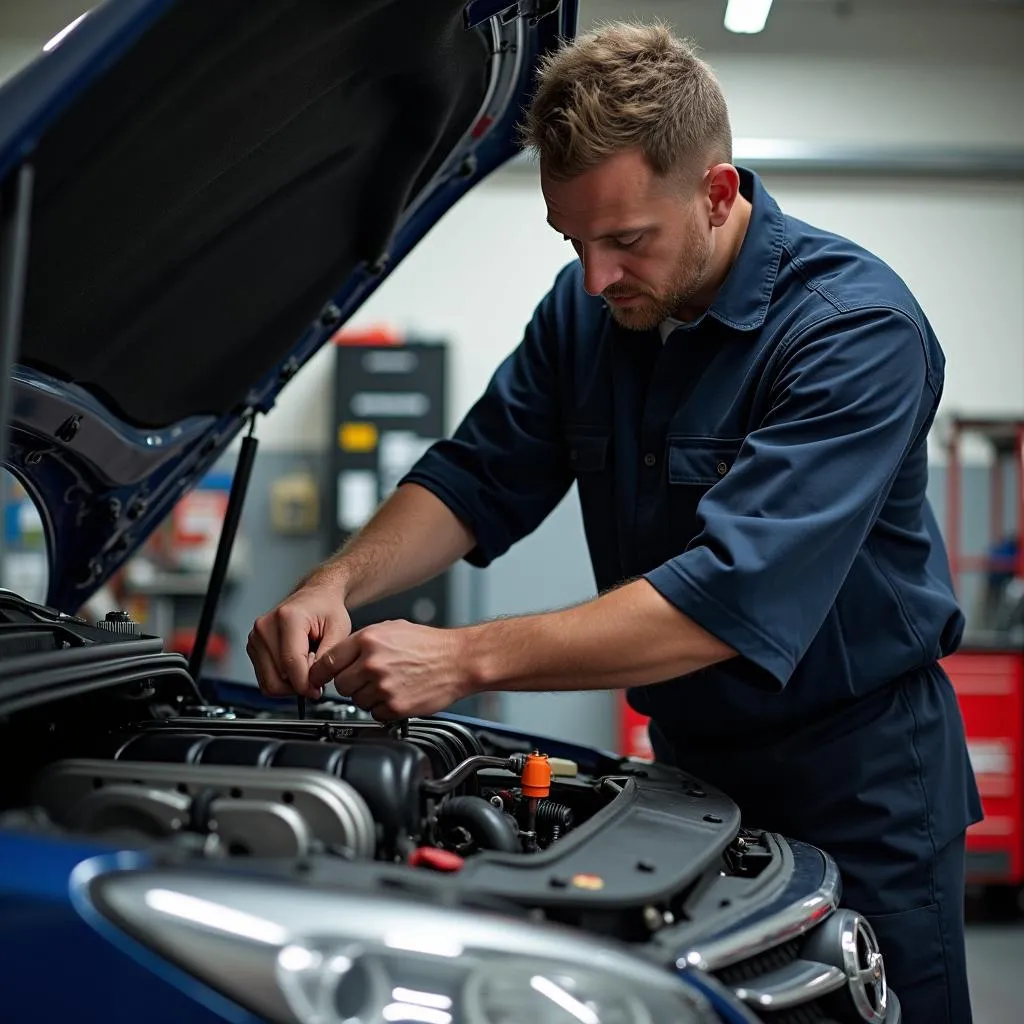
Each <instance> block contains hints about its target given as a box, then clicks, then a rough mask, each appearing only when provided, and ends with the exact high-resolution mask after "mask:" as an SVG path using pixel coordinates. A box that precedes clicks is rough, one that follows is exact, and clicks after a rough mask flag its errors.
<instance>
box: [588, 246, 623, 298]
mask: <svg viewBox="0 0 1024 1024" xmlns="http://www.w3.org/2000/svg"><path fill="white" fill-rule="evenodd" d="M580 262H582V264H583V287H584V288H585V289H586V290H587V294H588V295H600V294H601V293H602V292H603V291H604V290H605V289H606V288H610V287H611V286H612V285H613V284H617V283H618V282H619V281H621V280H622V267H621V266H619V263H618V261H617V260H616V259H615V258H614V257H612V256H610V255H605V254H604V253H597V252H594V251H593V250H591V251H589V252H588V251H586V250H584V251H583V252H581V253H580Z"/></svg>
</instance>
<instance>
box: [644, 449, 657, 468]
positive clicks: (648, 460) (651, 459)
mask: <svg viewBox="0 0 1024 1024" xmlns="http://www.w3.org/2000/svg"><path fill="white" fill-rule="evenodd" d="M657 461H658V459H657V456H655V455H654V453H653V452H648V453H647V454H646V455H645V456H644V465H645V466H653V465H654V464H655V463H656V462H657Z"/></svg>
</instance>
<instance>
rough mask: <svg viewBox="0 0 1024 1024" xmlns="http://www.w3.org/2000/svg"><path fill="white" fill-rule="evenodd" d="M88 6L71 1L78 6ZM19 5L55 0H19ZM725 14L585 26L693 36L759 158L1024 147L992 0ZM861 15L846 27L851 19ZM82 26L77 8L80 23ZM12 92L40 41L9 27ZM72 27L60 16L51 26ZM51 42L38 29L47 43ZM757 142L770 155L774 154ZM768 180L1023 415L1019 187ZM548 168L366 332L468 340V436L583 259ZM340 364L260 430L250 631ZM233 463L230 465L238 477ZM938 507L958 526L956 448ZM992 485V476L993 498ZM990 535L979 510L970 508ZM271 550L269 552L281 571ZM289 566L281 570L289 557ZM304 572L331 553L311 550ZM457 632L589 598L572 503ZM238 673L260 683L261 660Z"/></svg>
mask: <svg viewBox="0 0 1024 1024" xmlns="http://www.w3.org/2000/svg"><path fill="white" fill-rule="evenodd" d="M71 2H73V0H71ZM8 4H11V5H19V4H20V5H21V8H22V9H23V11H26V12H27V11H30V10H31V11H32V12H36V11H38V10H39V2H38V0H6V2H5V3H0V9H9V8H8ZM723 9H724V3H719V2H717V0H716V2H715V3H708V2H706V0H663V2H646V3H630V2H626V0H583V3H582V11H583V14H582V22H583V24H584V25H587V24H589V23H591V22H593V21H595V20H599V19H602V18H609V17H628V16H630V15H633V14H641V15H644V16H650V15H656V16H659V17H661V18H663V19H664V20H666V21H668V22H669V23H671V24H672V25H673V26H674V27H675V28H676V29H677V30H678V31H680V32H682V33H684V34H688V35H691V36H693V37H695V38H696V39H697V40H698V42H699V43H700V44H701V46H702V48H703V50H704V55H705V56H706V58H707V59H708V60H709V61H710V62H711V64H712V65H713V66H714V67H715V68H716V70H717V72H718V74H719V77H720V78H721V81H722V83H723V87H724V89H725V91H726V94H727V97H728V99H729V102H730V107H731V110H732V115H733V124H734V129H735V134H736V136H737V138H738V149H739V151H740V152H741V153H742V152H744V151H748V152H749V151H750V149H751V147H752V146H753V145H754V144H755V143H757V144H758V145H760V144H762V143H763V140H798V141H801V142H805V143H809V144H812V145H828V144H836V143H842V144H843V145H846V146H857V147H860V148H861V149H862V150H865V151H883V150H889V149H892V148H893V147H906V146H923V147H933V148H937V149H938V150H940V151H946V152H948V151H950V150H953V149H960V148H963V147H965V146H971V147H978V148H993V149H1005V148H1015V147H1016V148H1018V149H1021V148H1024V118H1022V117H1021V116H1020V111H1021V110H1022V109H1024V66H1022V65H1021V62H1020V58H1019V54H1020V53H1021V52H1024V10H1022V9H1021V7H1020V6H1019V5H1016V6H1014V5H1008V4H1002V3H997V2H990V0H971V2H968V0H931V2H929V3H927V4H923V3H919V2H915V0H851V2H847V3H844V4H834V3H831V2H825V0H777V2H776V5H775V9H774V10H773V12H772V16H771V19H770V21H769V25H768V30H767V31H766V32H765V33H763V34H762V35H761V36H757V37H736V36H730V35H729V34H727V33H725V32H724V31H723V30H722V27H721V14H722V10H723ZM840 10H845V11H847V12H848V13H847V14H846V15H845V16H841V15H839V14H837V11H840ZM74 13H77V12H74ZM3 17H4V10H0V80H2V79H3V78H4V77H5V76H6V74H8V73H10V71H11V70H13V68H14V66H16V65H17V64H18V63H20V62H21V61H23V60H24V59H26V55H27V54H28V53H29V52H31V48H32V47H33V46H35V45H37V43H36V42H35V41H33V40H31V39H29V38H28V37H27V36H24V35H19V36H18V37H17V38H15V37H13V36H12V35H11V34H10V33H5V32H4V31H3ZM71 17H73V13H72V11H71V10H70V9H69V8H68V6H67V5H66V4H65V6H64V8H63V9H61V10H60V11H59V12H58V14H55V15H54V17H53V19H52V21H53V26H52V27H53V28H54V29H56V28H59V27H60V26H62V25H63V24H66V23H67V21H69V20H71ZM49 34H52V33H51V32H49V31H47V32H46V33H42V34H40V35H39V40H38V42H42V40H43V39H45V38H47V37H48V35H49ZM758 140H761V141H760V142H759V141H758ZM766 183H767V184H768V186H769V188H770V189H772V190H773V192H774V193H775V194H776V196H777V198H778V199H779V200H780V202H781V203H782V205H783V207H784V208H785V209H786V210H787V211H788V212H790V213H793V214H794V215H797V216H800V217H803V218H805V219H808V220H812V221H816V222H818V223H821V224H822V225H823V226H826V227H829V228H832V229H834V230H837V231H840V232H842V233H845V234H848V235H850V236H851V237H853V238H855V239H856V240H858V241H860V242H862V243H863V244H865V245H867V246H868V247H869V248H872V249H874V250H875V251H877V252H879V254H881V255H882V256H883V257H884V258H886V259H888V260H889V261H890V262H891V263H892V264H893V266H894V267H895V268H896V269H897V270H898V271H899V272H900V273H901V274H902V275H903V276H904V277H905V278H906V279H907V280H908V282H909V283H910V284H911V286H912V287H913V288H914V289H915V291H916V292H917V294H918V295H919V297H920V299H921V301H922V302H923V304H924V305H925V307H926V309H927V310H928V312H929V314H930V316H931V318H932V319H933V321H934V323H935V326H936V328H937V330H938V332H939V334H940V337H941V338H942V340H943V343H944V346H945V349H946V353H947V358H948V374H947V388H946V397H945V403H944V408H945V409H946V410H949V411H951V410H953V409H957V410H967V411H971V412H975V413H980V412H986V411H988V412H998V413H1005V412H1018V413H1021V412H1024V302H1022V301H1021V294H1022V293H1024V291H1022V287H1024V183H1001V184H999V183H994V182H991V181H988V180H985V179H984V176H981V177H980V178H979V179H978V180H966V181H965V180H962V179H961V180H956V181H952V180H942V179H934V178H928V179H923V178H922V179H909V178H880V177H872V178H857V177H853V176H849V175H847V176H842V177H836V176H830V177H827V178H825V177H821V178H817V179H814V178H808V177H807V176H805V175H792V174H787V175H783V174H778V173H767V174H766ZM544 221H545V211H544V207H543V203H542V201H541V198H540V193H539V189H538V186H537V180H536V174H535V171H534V169H533V168H531V167H530V166H528V165H520V166H518V167H516V168H511V169H508V170H505V171H502V172H500V173H498V174H496V175H495V176H493V177H492V178H491V179H490V180H489V181H488V182H486V183H485V184H484V185H483V186H482V187H480V188H479V189H477V190H476V191H475V192H474V193H473V194H472V195H471V196H469V197H467V198H466V199H465V200H463V202H462V203H461V204H460V205H459V206H458V207H456V208H455V209H454V210H452V211H451V212H450V213H449V215H448V216H447V217H446V218H445V220H444V221H443V222H442V223H440V224H439V225H438V226H437V227H436V228H435V229H434V231H433V232H432V234H431V235H430V236H429V237H428V238H427V239H426V241H425V243H424V244H423V245H422V246H421V247H420V248H419V250H418V251H417V252H416V253H415V254H414V255H413V256H412V257H411V258H410V259H409V260H408V261H407V262H406V263H405V264H403V265H402V266H401V267H399V268H398V270H397V271H396V272H395V273H394V274H393V275H392V277H391V278H390V280H389V281H388V282H387V283H386V284H385V285H384V286H383V287H382V288H381V289H380V290H379V292H378V293H377V294H376V295H375V297H374V298H373V300H372V301H371V302H370V303H369V304H368V306H367V307H366V309H365V310H364V311H363V312H362V313H361V314H360V316H359V317H358V320H357V321H356V323H357V324H364V325H365V324H372V323H378V322H384V323H387V324H388V325H390V326H393V327H397V328H398V329H399V330H402V331H406V332H409V333H413V334H421V335H426V336H429V337H431V338H443V339H446V340H447V341H448V342H449V344H450V345H451V424H450V425H454V423H455V422H456V421H457V419H458V418H459V417H461V415H462V414H463V413H464V411H465V410H466V409H467V408H468V406H469V405H470V403H471V402H472V401H473V399H474V398H475V396H476V395H477V394H478V393H479V391H480V389H481V388H482V387H483V386H484V385H485V384H486V381H487V379H488V377H489V376H490V374H491V372H492V371H493V369H494V367H495V366H496V365H497V363H498V362H499V361H500V360H501V359H502V358H503V357H504V355H505V354H506V353H507V352H508V351H510V350H511V348H512V347H514V346H515V345H516V344H517V342H518V341H519V338H520V335H521V331H522V327H523V324H524V323H525V322H526V320H527V319H528V318H529V316H530V314H531V312H532V310H533V307H534V305H535V304H536V302H537V301H538V300H539V299H540V298H541V297H542V295H543V293H544V291H545V290H546V288H547V287H548V286H549V284H550V282H551V280H552V278H553V276H554V275H555V273H556V272H557V271H558V269H559V268H560V267H561V266H562V265H563V264H564V263H565V262H567V261H568V260H569V259H571V258H572V251H571V249H569V247H568V246H567V245H566V244H565V243H564V242H562V241H561V240H560V238H559V237H558V236H557V235H555V233H554V232H552V231H550V229H549V228H547V227H546V225H545V223H544ZM330 360H331V353H330V352H324V353H321V354H320V355H319V356H318V357H316V358H315V359H314V360H313V361H312V362H311V363H310V364H309V365H308V366H307V367H305V368H304V369H303V370H302V371H301V372H300V374H299V375H298V377H297V378H296V379H295V380H294V381H293V383H292V386H291V387H290V388H289V390H288V392H287V393H286V395H285V396H284V398H283V399H282V401H281V402H280V404H279V406H278V407H277V408H276V409H275V410H274V411H273V412H272V413H271V414H270V415H269V416H268V417H266V418H265V420H264V421H263V422H262V423H261V424H260V428H259V435H260V438H261V441H262V445H263V449H262V450H263V452H264V453H265V457H264V458H263V459H262V460H261V467H260V468H258V470H257V473H256V475H255V476H254V479H253V484H252V490H251V499H250V500H251V502H252V511H251V512H249V513H247V514H246V516H245V518H244V519H243V524H242V530H243V532H245V533H246V534H247V536H248V540H249V543H250V545H251V546H252V547H253V548H254V549H256V550H260V551H263V552H266V553H267V557H266V560H265V561H264V562H263V563H261V564H262V566H263V568H262V570H261V571H259V572H256V573H254V574H253V575H252V577H251V578H250V579H249V580H247V584H246V588H245V590H246V595H245V596H246V600H245V601H244V602H238V603H237V604H234V605H233V604H232V602H230V601H228V602H226V603H225V606H224V609H223V611H224V616H225V619H226V621H227V624H228V625H229V626H230V627H231V628H232V629H233V632H234V633H235V634H236V635H237V636H244V635H245V633H246V632H247V630H248V628H249V625H250V623H251V617H252V609H253V607H258V608H261V607H267V606H269V605H270V604H271V603H272V602H273V601H274V600H276V599H277V598H278V597H279V595H280V593H281V592H282V591H283V590H284V589H286V587H287V585H288V584H289V583H290V580H289V579H287V578H286V577H287V576H288V575H289V574H293V575H296V576H297V575H298V574H299V573H301V572H302V571H303V569H304V568H305V566H304V565H298V564H293V563H294V562H295V561H296V557H299V553H298V552H297V551H296V549H295V548H294V546H292V547H291V549H290V551H287V552H286V551H283V550H282V551H278V548H279V547H280V546H281V545H282V543H286V542H283V541H282V540H281V539H280V538H278V537H275V536H274V535H273V534H272V533H270V532H269V531H268V529H267V527H266V525H265V522H264V521H265V519H266V516H265V515H264V514H263V512H261V511H260V510H261V509H262V508H263V505H265V497H266V495H265V493H264V492H265V491H266V489H267V488H269V485H270V483H271V482H272V479H273V478H274V477H275V476H277V475H279V474H280V473H283V472H286V471H287V470H288V468H289V467H290V465H291V464H292V463H293V462H299V461H306V462H307V463H308V461H309V460H313V461H314V462H315V461H316V460H318V459H324V458H325V456H324V452H325V450H326V448H327V445H328V444H329V443H330V442H331V439H330V437H329V433H330V429H329V422H330V419H329V407H330V394H329V387H330V381H331V379H332V373H331V369H332V368H331V362H330ZM230 461H231V459H230V456H229V457H228V458H227V459H226V460H225V464H226V465H229V464H230ZM935 461H936V465H935V469H934V473H933V483H932V491H933V494H934V496H935V499H936V501H937V504H938V511H939V512H940V516H941V511H942V501H941V495H942V484H943V476H942V467H941V453H940V452H938V451H936V452H935ZM981 483H982V477H981V476H979V477H978V478H977V484H978V487H977V488H976V489H977V490H980V487H981ZM968 520H969V521H968V523H967V530H968V532H969V531H970V530H972V529H973V527H972V525H971V524H972V523H974V524H976V525H977V527H978V528H979V529H980V528H981V526H983V524H984V515H983V514H982V513H981V512H980V510H979V512H978V514H977V515H972V514H971V513H970V510H968ZM271 552H273V553H274V554H273V557H271V554H270V553H271ZM278 555H280V556H281V557H278ZM300 557H301V559H302V560H308V559H311V558H313V557H315V552H314V551H313V548H312V547H309V546H303V549H302V553H301V556H300ZM455 586H456V590H457V594H456V607H457V608H458V609H459V615H460V618H462V619H466V620H468V619H477V618H480V617H491V616H496V615H507V614H515V613H517V612H525V611H533V610H537V609H539V608H551V607H558V606H563V605H565V604H568V603H571V602H573V601H577V600H583V599H586V598H587V597H589V596H591V594H592V592H593V582H592V579H591V576H590V570H589V566H588V564H587V561H586V554H585V547H584V544H583V539H582V533H581V529H580V521H579V510H578V506H577V504H576V500H575V497H574V496H570V497H569V498H567V499H566V501H565V502H564V503H563V505H562V507H561V508H559V509H558V510H557V512H556V513H555V514H554V515H553V516H552V517H551V518H550V519H549V521H548V522H547V523H545V524H544V525H543V526H542V527H541V529H539V530H538V531H537V532H536V533H535V534H534V535H533V536H532V537H530V538H528V539H526V540H524V541H523V542H522V543H521V544H520V545H518V546H517V547H516V548H515V549H514V551H513V552H512V553H511V554H510V555H509V556H506V557H505V558H504V559H502V560H500V561H499V562H498V563H497V564H496V565H495V566H493V567H491V568H490V569H488V570H486V571H485V572H478V571H476V570H470V569H467V568H465V567H460V569H459V570H458V572H457V574H456V582H455ZM232 668H233V669H234V670H235V671H237V672H238V673H245V671H246V663H245V661H244V654H242V653H241V652H239V658H238V659H236V663H235V664H233V666H232ZM500 712H501V714H502V715H503V717H505V718H506V719H508V720H510V721H512V722H516V723H523V724H528V725H530V726H531V727H534V726H536V724H537V723H541V722H542V723H543V724H544V728H545V730H546V731H550V732H553V733H556V734H558V735H562V736H566V737H571V738H574V739H581V740H588V741H591V742H597V743H601V744H603V745H611V744H612V743H613V742H614V715H613V702H612V699H611V698H610V697H609V696H608V695H606V694H572V695H558V696H554V695H506V696H503V697H502V698H501V705H500Z"/></svg>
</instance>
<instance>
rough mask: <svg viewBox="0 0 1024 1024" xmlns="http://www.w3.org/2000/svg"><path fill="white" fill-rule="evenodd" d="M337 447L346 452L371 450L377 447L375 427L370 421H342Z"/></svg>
mask: <svg viewBox="0 0 1024 1024" xmlns="http://www.w3.org/2000/svg"><path fill="white" fill-rule="evenodd" d="M338 447H339V448H341V449H342V450H344V451H346V452H372V451H373V449H374V448H376V447H377V428H376V427H375V426H374V425H373V424H372V423H342V425H341V426H340V427H338Z"/></svg>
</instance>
